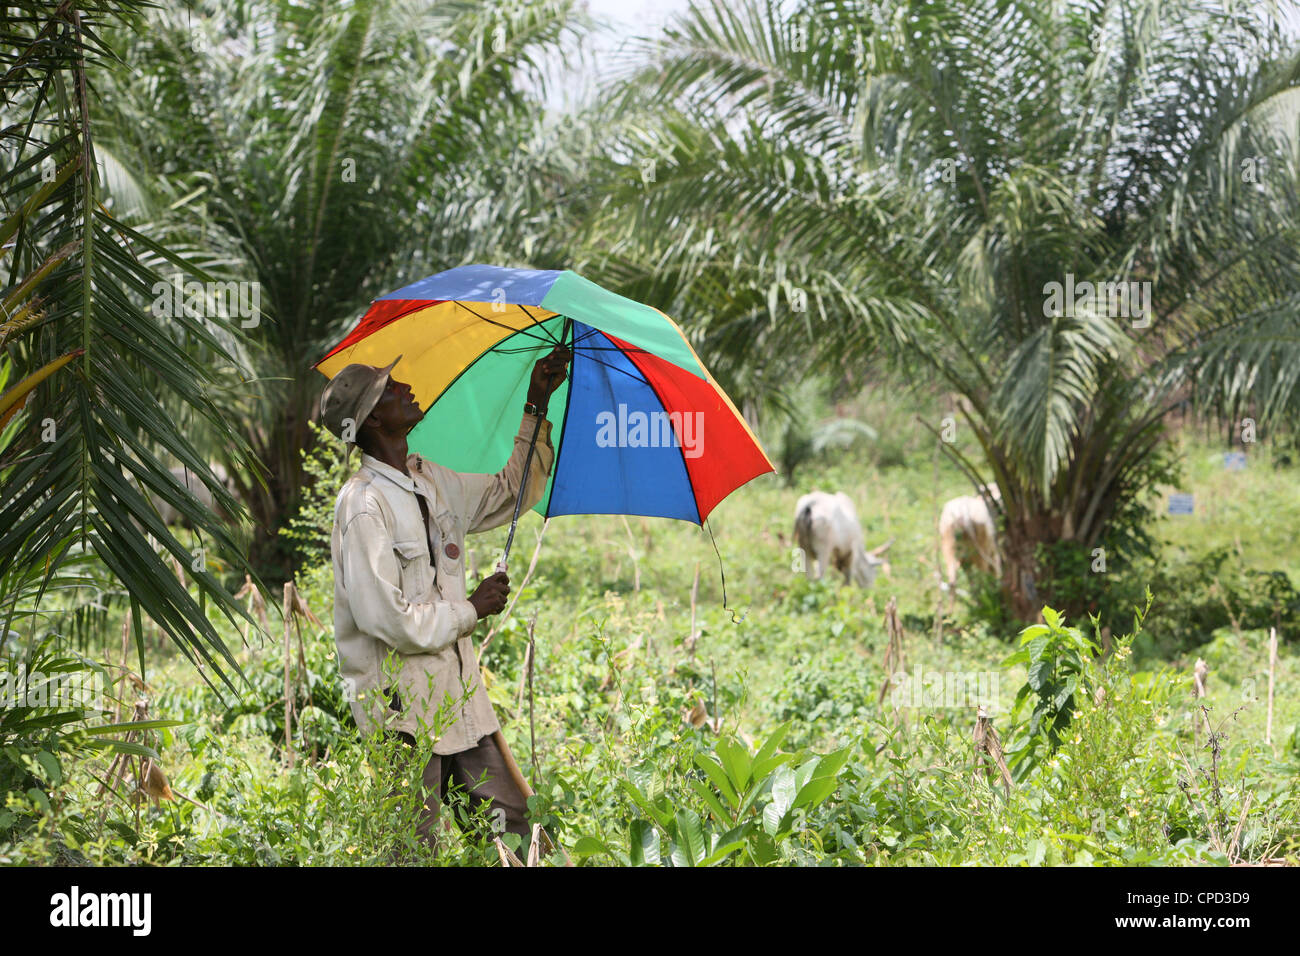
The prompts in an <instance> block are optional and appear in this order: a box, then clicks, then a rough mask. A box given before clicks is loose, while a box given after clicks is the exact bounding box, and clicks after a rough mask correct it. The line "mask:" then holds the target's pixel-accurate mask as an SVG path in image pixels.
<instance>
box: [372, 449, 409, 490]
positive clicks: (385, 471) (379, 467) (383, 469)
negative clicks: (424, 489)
mask: <svg viewBox="0 0 1300 956" xmlns="http://www.w3.org/2000/svg"><path fill="white" fill-rule="evenodd" d="M414 458H415V456H414V455H411V456H410V457H409V458H407V459H406V467H407V468H410V467H411V466H412V465H414V464H415V462H414V461H413V460H412V459H414ZM361 467H363V468H369V469H370V470H371V471H373V472H374V473H375V474H377V475H382V476H383V477H384V478H387V479H388V480H389V481H391V482H392V483H393V484H395V485H397V487H399V488H402V489H404V490H406V491H415V490H416V487H415V481H414V480H413V479H412V478H411V476H410V475H407V474H403V473H402V472H400V471H398V470H397V469H396V468H394V467H393V466H392V465H390V464H388V463H387V462H384V461H380V460H379V459H378V458H372V457H371V456H370V455H368V454H366V453H365V452H364V451H363V452H362V453H361Z"/></svg>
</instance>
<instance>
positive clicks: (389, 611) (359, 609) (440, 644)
mask: <svg viewBox="0 0 1300 956" xmlns="http://www.w3.org/2000/svg"><path fill="white" fill-rule="evenodd" d="M342 544H343V586H344V587H345V588H346V589H347V592H348V604H349V607H350V609H351V611H352V617H353V619H354V620H355V621H356V623H357V627H358V628H359V629H360V630H361V631H363V632H365V633H366V634H373V635H374V636H375V637H377V638H379V639H380V640H381V641H383V642H384V643H385V644H387V645H388V646H389V647H392V648H393V649H394V650H396V651H397V652H398V653H399V654H431V653H433V652H434V651H438V650H441V649H442V648H444V647H446V646H448V645H449V644H452V643H454V642H455V641H456V640H457V639H458V638H461V637H464V636H465V635H467V634H469V633H470V632H471V631H473V630H474V625H475V624H477V623H478V612H477V611H476V610H475V609H474V605H473V604H471V603H470V602H469V601H434V602H431V603H426V604H413V603H411V602H410V601H407V600H406V598H405V597H403V595H402V569H401V567H400V566H399V565H398V563H397V556H396V554H395V553H394V551H393V541H392V537H391V536H390V535H389V533H388V531H387V529H386V528H385V526H384V522H383V519H382V518H380V517H379V516H378V515H375V514H372V513H370V512H362V513H361V514H358V515H356V516H355V517H353V518H352V520H351V521H350V522H348V525H347V527H346V528H345V529H344V532H343V540H342Z"/></svg>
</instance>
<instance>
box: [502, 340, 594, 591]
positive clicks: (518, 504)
mask: <svg viewBox="0 0 1300 956" xmlns="http://www.w3.org/2000/svg"><path fill="white" fill-rule="evenodd" d="M572 330H573V319H571V318H569V317H568V316H567V315H566V316H565V317H564V331H563V332H562V333H560V342H561V344H562V343H563V342H564V341H565V340H566V339H569V338H572ZM576 359H577V356H576V355H575V356H574V360H575V361H576ZM554 380H555V376H553V375H550V376H547V379H546V385H547V393H548V394H549V393H550V392H551V391H554V387H553V386H552V385H551V383H552V382H553V381H554ZM541 430H542V416H541V415H538V416H537V421H536V422H535V423H534V424H533V437H532V438H531V439H530V440H529V442H528V457H526V458H525V459H524V473H523V476H522V477H520V479H519V492H518V494H517V495H516V496H515V513H514V516H513V517H512V518H511V519H510V533H509V534H507V535H506V547H505V550H504V551H502V552H501V559H500V560H499V561H497V568H496V569H497V571H498V572H502V571H505V570H506V562H507V560H508V559H509V558H510V546H511V545H512V544H514V541H515V528H516V527H517V526H518V524H519V512H520V511H521V510H522V509H523V505H524V490H525V489H526V488H527V487H528V469H529V467H530V466H531V465H532V463H533V450H534V449H535V448H536V447H537V435H538V433H539V432H540V431H541Z"/></svg>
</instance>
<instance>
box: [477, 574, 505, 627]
mask: <svg viewBox="0 0 1300 956" xmlns="http://www.w3.org/2000/svg"><path fill="white" fill-rule="evenodd" d="M509 593H510V579H509V578H508V577H506V574H505V572H504V571H498V572H497V573H496V574H491V575H488V576H487V577H485V578H484V579H483V580H482V581H480V582H479V585H478V587H476V588H475V589H474V593H473V594H471V595H470V596H469V603H470V604H473V605H474V610H476V611H478V619H479V620H480V621H481V620H483V618H485V617H487V616H488V615H489V614H500V613H501V612H502V611H504V610H505V609H506V595H508V594H509Z"/></svg>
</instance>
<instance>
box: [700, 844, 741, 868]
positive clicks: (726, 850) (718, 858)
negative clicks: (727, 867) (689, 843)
mask: <svg viewBox="0 0 1300 956" xmlns="http://www.w3.org/2000/svg"><path fill="white" fill-rule="evenodd" d="M744 848H745V844H744V843H741V842H740V841H739V840H736V841H733V842H731V843H720V844H719V846H718V847H717V848H716V849H715V850H714V851H713V852H712V853H710V854H709V855H708V856H706V857H705V858H704V859H703V860H701V861H700V866H716V865H717V864H719V863H721V862H722V861H723V860H725V859H726V858H727V857H729V856H731V854H733V853H735V852H736V851H737V850H743V849H744Z"/></svg>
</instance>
